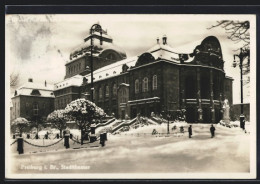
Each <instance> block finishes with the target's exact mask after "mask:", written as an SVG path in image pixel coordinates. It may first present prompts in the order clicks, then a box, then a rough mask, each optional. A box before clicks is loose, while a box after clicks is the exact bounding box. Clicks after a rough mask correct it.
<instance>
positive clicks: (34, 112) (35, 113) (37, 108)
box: [33, 103, 39, 115]
mask: <svg viewBox="0 0 260 184" xmlns="http://www.w3.org/2000/svg"><path fill="white" fill-rule="evenodd" d="M38 113H39V107H38V104H37V103H35V104H33V114H34V115H38Z"/></svg>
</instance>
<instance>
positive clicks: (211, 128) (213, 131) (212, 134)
mask: <svg viewBox="0 0 260 184" xmlns="http://www.w3.org/2000/svg"><path fill="white" fill-rule="evenodd" d="M210 133H211V138H213V137H214V136H215V127H214V126H213V124H212V125H211V127H210Z"/></svg>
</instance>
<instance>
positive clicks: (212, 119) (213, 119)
mask: <svg viewBox="0 0 260 184" xmlns="http://www.w3.org/2000/svg"><path fill="white" fill-rule="evenodd" d="M209 81H210V106H211V107H210V109H211V122H212V123H215V107H214V92H213V71H212V69H210V80H209Z"/></svg>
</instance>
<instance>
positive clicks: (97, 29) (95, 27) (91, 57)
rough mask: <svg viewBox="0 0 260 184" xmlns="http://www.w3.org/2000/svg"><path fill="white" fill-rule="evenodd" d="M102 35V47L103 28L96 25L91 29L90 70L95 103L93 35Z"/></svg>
mask: <svg viewBox="0 0 260 184" xmlns="http://www.w3.org/2000/svg"><path fill="white" fill-rule="evenodd" d="M94 32H99V33H100V45H102V27H101V26H100V25H99V24H94V25H93V26H91V28H90V70H91V101H92V102H93V101H94V85H93V47H94V44H93V33H94Z"/></svg>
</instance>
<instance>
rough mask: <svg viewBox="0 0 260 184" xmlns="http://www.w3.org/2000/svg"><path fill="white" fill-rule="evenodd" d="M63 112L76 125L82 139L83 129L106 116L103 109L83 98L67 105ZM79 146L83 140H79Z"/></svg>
mask: <svg viewBox="0 0 260 184" xmlns="http://www.w3.org/2000/svg"><path fill="white" fill-rule="evenodd" d="M65 111H66V113H67V115H68V116H69V118H71V120H73V121H75V122H76V123H77V125H78V127H79V129H80V130H81V137H83V130H84V129H89V127H90V125H91V124H92V123H95V122H97V121H99V120H101V119H102V118H103V117H104V116H105V115H106V114H105V112H104V110H103V109H101V108H100V107H98V106H96V104H95V103H93V102H90V101H88V100H86V99H84V98H81V99H77V100H74V101H72V102H71V103H69V104H68V105H67V107H66V108H65ZM81 144H83V139H81Z"/></svg>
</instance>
